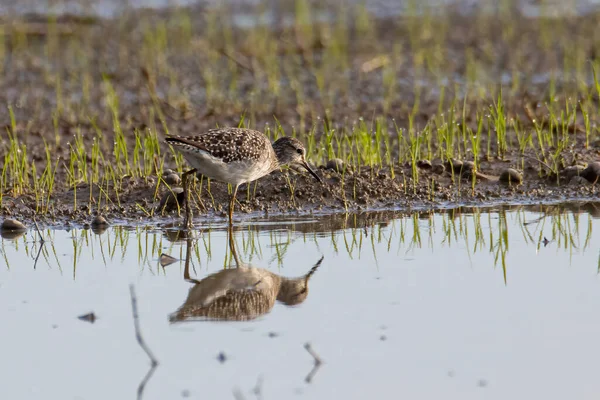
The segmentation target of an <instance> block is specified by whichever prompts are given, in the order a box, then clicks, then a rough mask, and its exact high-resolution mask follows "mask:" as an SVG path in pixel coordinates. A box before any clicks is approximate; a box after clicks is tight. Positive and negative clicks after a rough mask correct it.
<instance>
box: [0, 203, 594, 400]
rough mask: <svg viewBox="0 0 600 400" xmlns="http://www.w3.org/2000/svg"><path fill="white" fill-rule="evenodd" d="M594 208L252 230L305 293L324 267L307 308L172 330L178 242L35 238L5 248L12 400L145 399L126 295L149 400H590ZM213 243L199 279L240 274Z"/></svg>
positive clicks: (178, 289)
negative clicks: (228, 270) (163, 260)
mask: <svg viewBox="0 0 600 400" xmlns="http://www.w3.org/2000/svg"><path fill="white" fill-rule="evenodd" d="M597 209H600V207H599V206H598V205H595V204H588V205H585V206H582V205H575V206H571V207H570V208H569V209H565V208H563V207H557V206H546V207H542V206H539V207H534V208H529V209H526V208H524V207H513V208H511V209H502V208H498V209H493V210H492V209H488V210H477V209H464V210H462V211H460V212H459V210H451V211H448V212H446V213H441V214H432V213H421V214H414V215H399V214H396V215H395V214H391V213H374V214H363V215H359V216H355V215H350V216H347V217H345V218H341V217H339V216H338V217H332V216H324V217H320V218H314V219H312V220H306V219H305V220H296V221H289V220H288V221H285V220H283V221H270V222H266V221H254V222H253V223H248V222H247V221H246V222H245V223H244V224H243V225H244V227H243V228H241V229H240V230H237V231H236V232H235V233H234V237H235V243H236V246H235V249H236V251H237V253H238V255H239V256H240V258H241V259H242V260H243V261H245V262H250V263H251V264H252V265H254V266H256V267H261V268H266V269H268V270H269V271H272V272H274V273H277V274H280V275H282V276H286V277H295V276H301V275H304V274H306V273H307V272H308V271H309V270H310V269H311V267H312V266H313V265H314V264H315V263H316V262H317V261H318V260H319V258H320V257H321V256H324V259H323V262H322V264H321V265H320V267H319V268H318V269H317V270H316V272H315V273H314V275H313V276H312V277H311V279H310V281H309V288H310V290H309V293H308V297H307V298H306V300H305V301H304V302H303V303H302V304H300V305H298V306H295V307H286V306H284V305H282V304H276V305H275V306H274V308H273V309H272V311H271V312H270V313H267V314H266V315H264V316H262V317H259V318H258V319H256V320H253V321H246V322H209V321H187V322H183V323H170V322H169V319H168V317H169V315H170V314H171V313H173V312H174V311H175V310H177V309H178V307H180V306H181V305H182V304H183V302H184V301H185V299H186V296H187V293H188V289H190V287H192V284H190V283H189V282H186V281H185V280H184V279H183V273H184V265H185V262H184V261H182V260H181V261H177V262H175V263H173V264H171V265H168V266H166V267H164V268H163V267H161V266H160V265H159V262H158V259H159V255H160V254H161V253H166V254H170V255H172V256H174V257H176V258H178V259H182V258H185V255H186V249H187V246H186V244H187V243H186V241H185V240H180V241H177V242H172V241H170V240H173V239H175V238H176V236H177V233H178V232H177V231H170V232H167V231H166V230H163V228H161V227H150V228H134V229H133V228H122V227H116V228H110V229H108V230H107V231H105V232H103V233H102V234H100V235H98V234H95V233H93V232H91V231H88V230H79V229H75V230H72V231H69V232H67V231H47V230H44V231H43V232H42V234H43V235H44V237H45V238H46V242H45V244H44V245H43V246H42V247H41V252H40V253H39V257H37V256H38V250H39V249H40V243H39V242H38V240H37V238H38V236H37V234H36V232H35V231H30V232H28V233H27V234H26V235H24V236H22V237H20V238H16V239H2V241H1V243H0V244H1V246H0V319H1V320H2V341H1V342H0V354H1V355H2V357H1V360H2V361H1V362H0V376H2V384H1V385H0V398H2V399H37V398H44V399H107V398H112V399H122V398H134V397H135V396H136V395H137V390H138V386H139V385H140V382H141V381H142V379H143V378H144V376H145V374H146V373H147V371H148V368H149V360H148V357H147V356H146V354H145V353H144V352H143V350H142V349H141V348H140V347H139V346H138V343H137V342H136V340H135V335H134V327H133V317H132V309H131V301H130V292H129V284H134V287H135V292H136V294H137V301H138V307H139V312H140V315H139V322H140V324H141V332H142V334H143V338H144V340H145V341H146V342H147V344H148V346H149V347H150V349H151V350H152V352H153V353H154V354H155V356H156V358H157V359H158V361H159V365H158V367H157V368H156V369H155V370H154V373H153V375H152V376H151V377H150V379H149V381H148V382H147V384H146V386H145V388H144V390H143V393H142V395H143V398H145V399H174V398H192V399H200V398H210V399H223V398H224V399H227V398H246V399H252V398H263V399H282V398H295V397H300V398H302V397H305V398H310V399H331V398H345V399H363V398H385V399H388V398H389V399H391V398H394V399H395V398H402V397H405V398H411V399H420V398H423V399H424V398H451V399H471V398H486V399H505V398H511V397H512V398H545V399H564V398H577V399H591V398H595V396H597V393H598V392H599V391H600V381H598V379H596V365H597V360H598V359H599V358H600V347H599V346H598V345H597V343H598V338H599V337H600V313H599V312H598V311H599V309H600V279H599V276H598V272H599V266H600V264H599V263H600V259H599V251H598V250H599V249H598V244H597V243H598V238H596V237H595V236H597V234H598V230H599V229H600V220H599V219H597V215H598V213H597V212H596V210H597ZM202 226H203V229H202V230H200V232H199V236H198V238H197V240H196V241H194V243H195V246H194V248H193V250H192V254H191V258H190V260H191V268H190V269H191V271H190V273H191V275H192V277H195V278H197V279H202V278H204V277H206V276H207V275H208V274H211V273H214V272H217V271H220V270H222V269H223V267H224V266H225V265H228V264H229V261H230V260H231V254H230V251H229V248H228V246H227V231H226V230H223V226H222V225H215V226H212V227H210V226H207V225H206V224H202ZM36 257H37V263H35V259H36ZM89 312H93V313H94V314H95V316H96V317H97V320H95V321H94V323H90V322H86V321H82V320H80V319H78V318H77V317H78V316H81V315H83V314H87V313H89ZM305 343H310V344H311V346H312V348H313V349H314V351H315V352H316V353H317V354H318V356H319V357H320V358H321V359H322V360H323V362H324V363H323V364H322V365H321V366H320V367H319V368H318V369H317V370H316V371H313V366H314V361H313V358H312V356H311V355H310V354H309V353H308V352H307V351H306V350H305V348H304V345H305ZM220 354H223V355H224V362H221V361H219V360H218V356H219V355H220ZM311 372H312V374H311V375H309V374H310V373H311ZM307 376H309V380H310V382H307V381H306V379H307ZM256 388H258V389H256ZM235 391H239V393H237V392H236V395H235V396H237V397H234V392H235ZM256 391H257V392H258V394H257V393H255V392H256Z"/></svg>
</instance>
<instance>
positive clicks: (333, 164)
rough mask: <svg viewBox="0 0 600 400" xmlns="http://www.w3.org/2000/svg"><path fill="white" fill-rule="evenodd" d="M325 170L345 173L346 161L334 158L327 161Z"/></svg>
mask: <svg viewBox="0 0 600 400" xmlns="http://www.w3.org/2000/svg"><path fill="white" fill-rule="evenodd" d="M325 168H327V169H332V170H334V171H336V172H343V171H344V161H343V160H342V159H340V158H332V159H331V160H329V161H327V164H326V165H325Z"/></svg>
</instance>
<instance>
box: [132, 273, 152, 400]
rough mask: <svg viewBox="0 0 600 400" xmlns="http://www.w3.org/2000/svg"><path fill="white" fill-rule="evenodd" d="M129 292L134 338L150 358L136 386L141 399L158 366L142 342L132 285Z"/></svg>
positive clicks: (138, 396)
mask: <svg viewBox="0 0 600 400" xmlns="http://www.w3.org/2000/svg"><path fill="white" fill-rule="evenodd" d="M129 293H130V294H131V310H132V312H133V326H134V328H135V339H136V340H137V342H138V344H139V345H140V347H141V348H142V350H144V352H145V353H146V354H147V355H148V358H149V359H150V363H151V366H150V370H149V371H148V373H147V374H146V376H145V377H144V379H142V381H141V382H140V385H139V386H138V391H137V398H138V399H141V398H142V394H143V393H144V387H145V386H146V384H147V383H148V381H149V380H150V378H151V377H152V374H153V373H154V370H155V369H156V367H157V366H158V360H157V359H156V357H154V354H152V351H150V348H149V347H148V345H147V344H146V342H144V339H143V338H142V332H141V330H140V318H139V314H138V308H137V297H136V295H135V290H134V288H133V285H129Z"/></svg>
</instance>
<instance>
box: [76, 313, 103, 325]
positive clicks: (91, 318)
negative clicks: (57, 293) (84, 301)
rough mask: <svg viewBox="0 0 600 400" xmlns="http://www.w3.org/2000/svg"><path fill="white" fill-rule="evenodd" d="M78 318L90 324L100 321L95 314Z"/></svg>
mask: <svg viewBox="0 0 600 400" xmlns="http://www.w3.org/2000/svg"><path fill="white" fill-rule="evenodd" d="M77 318H78V319H80V320H82V321H86V322H89V323H90V324H93V323H94V322H95V321H96V320H97V319H98V317H96V314H94V313H93V312H91V313H89V314H84V315H80V316H79V317H77Z"/></svg>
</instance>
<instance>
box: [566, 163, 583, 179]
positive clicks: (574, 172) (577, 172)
mask: <svg viewBox="0 0 600 400" xmlns="http://www.w3.org/2000/svg"><path fill="white" fill-rule="evenodd" d="M584 169H585V167H584V166H583V165H573V166H570V167H567V168H565V169H563V170H562V171H561V172H560V176H561V177H562V178H563V179H564V180H565V181H566V182H570V181H571V179H572V178H573V177H574V176H581V173H582V172H583V170H584Z"/></svg>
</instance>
